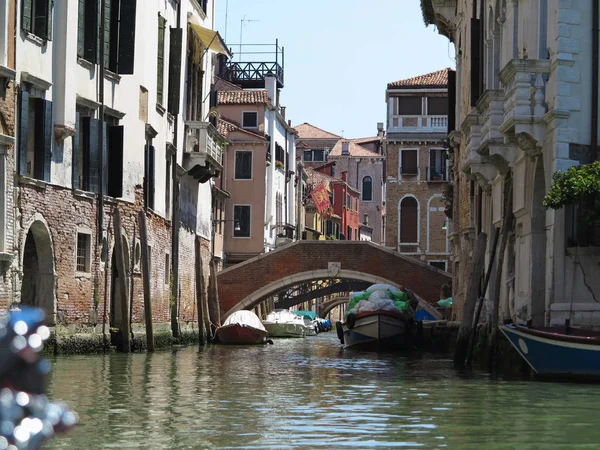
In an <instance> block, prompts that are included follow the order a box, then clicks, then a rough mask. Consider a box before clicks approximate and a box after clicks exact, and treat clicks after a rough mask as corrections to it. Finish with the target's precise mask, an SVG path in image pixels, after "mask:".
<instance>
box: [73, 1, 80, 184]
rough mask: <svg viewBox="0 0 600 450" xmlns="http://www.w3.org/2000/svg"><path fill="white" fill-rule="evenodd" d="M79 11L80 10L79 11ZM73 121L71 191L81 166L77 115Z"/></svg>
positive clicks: (76, 182)
mask: <svg viewBox="0 0 600 450" xmlns="http://www.w3.org/2000/svg"><path fill="white" fill-rule="evenodd" d="M80 11H81V10H80ZM75 117H76V119H75V134H74V135H73V155H72V159H71V166H72V169H73V170H72V172H71V178H72V180H71V184H72V185H73V189H80V187H79V166H80V165H81V161H79V152H80V145H81V144H82V143H80V142H79V136H80V130H81V119H80V115H79V113H77V114H76V116H75Z"/></svg>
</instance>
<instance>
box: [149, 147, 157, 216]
mask: <svg viewBox="0 0 600 450" xmlns="http://www.w3.org/2000/svg"><path fill="white" fill-rule="evenodd" d="M154 158H155V149H154V146H152V145H150V146H149V147H148V180H149V183H148V206H149V207H150V208H152V209H154V185H155V184H156V177H155V174H154V171H155V170H154V169H155V167H154V161H155V159H154Z"/></svg>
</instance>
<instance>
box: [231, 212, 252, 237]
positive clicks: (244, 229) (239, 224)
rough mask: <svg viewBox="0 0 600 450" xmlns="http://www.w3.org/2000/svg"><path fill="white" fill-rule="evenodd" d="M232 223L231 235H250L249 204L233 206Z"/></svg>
mask: <svg viewBox="0 0 600 450" xmlns="http://www.w3.org/2000/svg"><path fill="white" fill-rule="evenodd" d="M233 223H234V224H235V226H234V227H233V237H250V205H235V206H234V207H233ZM236 228H239V229H236Z"/></svg>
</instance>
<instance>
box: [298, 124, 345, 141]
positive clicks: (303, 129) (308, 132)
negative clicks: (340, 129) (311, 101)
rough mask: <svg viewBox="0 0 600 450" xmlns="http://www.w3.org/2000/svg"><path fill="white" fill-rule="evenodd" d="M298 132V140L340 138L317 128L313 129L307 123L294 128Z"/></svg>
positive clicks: (312, 126) (313, 127)
mask: <svg viewBox="0 0 600 450" xmlns="http://www.w3.org/2000/svg"><path fill="white" fill-rule="evenodd" d="M294 128H295V129H296V131H297V132H298V139H340V138H341V136H338V135H336V134H333V133H330V132H329V131H325V130H322V129H321V128H319V127H315V126H314V125H311V124H310V123H308V122H304V123H302V124H300V125H296V126H295V127H294Z"/></svg>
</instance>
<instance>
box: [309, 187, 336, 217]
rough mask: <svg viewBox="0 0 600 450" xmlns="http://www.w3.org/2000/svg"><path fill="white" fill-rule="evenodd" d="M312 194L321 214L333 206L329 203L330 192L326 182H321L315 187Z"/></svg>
mask: <svg viewBox="0 0 600 450" xmlns="http://www.w3.org/2000/svg"><path fill="white" fill-rule="evenodd" d="M310 196H311V197H312V199H313V202H314V203H315V207H316V208H317V211H318V212H319V214H322V213H323V212H325V211H327V209H329V207H330V206H331V203H329V192H327V187H326V186H325V183H321V184H320V185H318V186H317V187H316V188H314V189H313V191H312V193H311V194H310Z"/></svg>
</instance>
